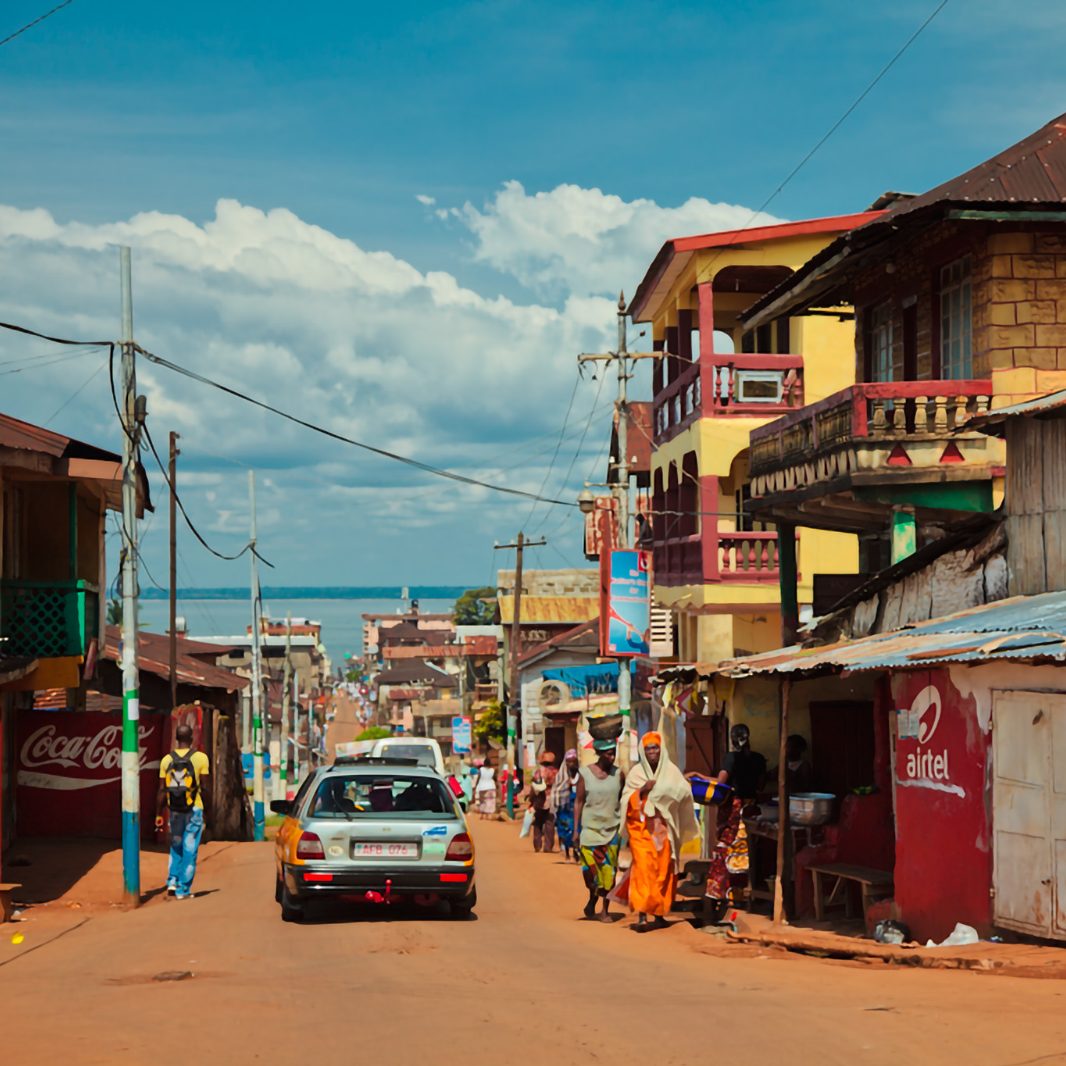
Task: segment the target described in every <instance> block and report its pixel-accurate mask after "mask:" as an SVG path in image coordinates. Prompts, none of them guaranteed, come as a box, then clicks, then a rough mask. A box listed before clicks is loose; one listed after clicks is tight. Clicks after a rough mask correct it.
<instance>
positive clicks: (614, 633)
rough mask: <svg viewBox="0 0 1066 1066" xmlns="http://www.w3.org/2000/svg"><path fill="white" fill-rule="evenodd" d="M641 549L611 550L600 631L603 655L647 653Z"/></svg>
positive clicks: (644, 564)
mask: <svg viewBox="0 0 1066 1066" xmlns="http://www.w3.org/2000/svg"><path fill="white" fill-rule="evenodd" d="M649 562H650V555H649V553H648V552H642V551H612V552H611V555H610V563H609V570H608V580H607V588H606V590H605V591H606V596H605V598H604V610H603V617H601V619H600V631H601V633H603V634H605V637H606V639H605V640H604V642H603V654H604V655H617V656H623V655H647V654H648V652H649V650H650V649H649V645H648V639H649V632H648V630H649V626H650V624H651V623H650V615H651V603H650V589H649V587H648V564H649Z"/></svg>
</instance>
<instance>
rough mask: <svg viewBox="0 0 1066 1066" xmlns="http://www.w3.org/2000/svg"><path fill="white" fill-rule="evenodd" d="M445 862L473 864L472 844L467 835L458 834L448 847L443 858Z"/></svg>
mask: <svg viewBox="0 0 1066 1066" xmlns="http://www.w3.org/2000/svg"><path fill="white" fill-rule="evenodd" d="M444 861H445V862H473V861H474V842H473V841H472V840H471V839H470V834H469V833H459V834H458V836H456V837H454V838H453V839H452V842H451V843H450V844H449V845H448V854H447V855H445V856H444Z"/></svg>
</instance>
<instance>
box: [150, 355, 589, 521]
mask: <svg viewBox="0 0 1066 1066" xmlns="http://www.w3.org/2000/svg"><path fill="white" fill-rule="evenodd" d="M137 351H138V352H140V353H141V355H143V356H144V357H145V358H146V359H147V360H148V361H149V362H152V363H155V364H156V365H157V366H161V367H164V368H165V369H167V370H172V371H174V372H175V373H176V374H181V375H183V376H184V377H187V378H190V379H191V380H192V381H198V382H199V383H200V384H201V385H210V386H211V387H212V388H214V389H218V390H219V392H224V393H226V394H227V395H229V396H233V397H235V398H236V399H238V400H243V401H244V402H245V403H250V404H252V405H253V406H254V407H259V408H262V410H264V411H269V412H270V413H271V414H273V415H277V416H278V417H279V418H284V419H285V420H286V421H288V422H293V423H295V424H296V425H298V426H303V427H304V429H309V430H311V431H312V432H313V433H319V434H321V435H322V436H324V437H329V438H330V439H331V440H337V441H340V442H341V443H342V444H351V445H352V446H353V447H356V448H362V449H363V451H367V452H370V453H372V454H373V455H380V456H381V457H382V458H385V459H392V460H393V461H394V462H398V463H403V464H404V465H406V466H410V467H413V468H414V469H416V470H421V471H423V472H424V473H427V474H433V475H434V476H435V477H443V478H448V479H450V480H451V481H458V482H460V483H462V484H465V485H473V486H475V487H476V488H481V489H489V490H491V491H492V492H502V493H506V494H507V495H509V496H521V497H523V498H525V499H527V500H534V501H537V502H540V503H550V504H554V505H557V506H560V507H575V506H577V505H576V504H575V503H572V502H570V501H568V500H555V499H552V498H550V497H547V496H540V495H538V494H537V493H533V492H526V491H525V489H516V488H511V487H510V486H507V485H494V484H492V482H489V481H482V480H480V479H479V478H474V477H467V475H466V474H458V473H456V472H455V471H454V470H445V469H443V468H441V467H439V466H433V465H431V464H430V463H424V462H422V461H421V460H420V459H412V458H411V457H410V456H407V455H400V454H399V453H397V452H393V451H389V450H388V449H387V448H379V447H377V446H376V445H373V444H367V443H366V442H365V441H360V440H356V439H355V438H354V437H347V436H345V435H344V434H343V433H336V432H334V431H333V430H331V429H326V428H325V426H320V425H318V424H317V423H315V422H310V421H308V420H307V419H305V418H300V417H299V416H298V415H294V414H290V413H289V412H288V411H285V410H282V409H281V408H280V407H275V406H274V405H273V404H270V403H267V402H266V401H265V400H258V399H256V398H255V397H254V396H249V395H248V394H247V393H244V392H241V391H240V390H239V389H234V388H231V387H230V386H229V385H223V384H222V383H221V382H219V381H215V380H214V379H213V378H209V377H207V376H206V375H204V374H200V373H198V372H197V371H195V370H189V369H188V367H183V366H181V365H180V364H178V363H175V362H172V361H171V360H170V359H164V358H163V357H162V356H159V355H155V354H154V353H153V352H149V351H147V350H146V349H144V348H142V347H140V345H137Z"/></svg>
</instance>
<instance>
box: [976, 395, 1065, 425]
mask: <svg viewBox="0 0 1066 1066" xmlns="http://www.w3.org/2000/svg"><path fill="white" fill-rule="evenodd" d="M1043 417H1047V418H1063V417H1066V389H1060V390H1059V391H1058V392H1049V393H1048V394H1047V395H1046V396H1034V397H1033V399H1031V400H1023V401H1022V402H1021V403H1012V404H1010V405H1009V406H1007V407H997V408H996V409H995V410H994V411H987V412H986V413H985V414H983V415H975V416H974V417H973V418H971V419H970V420H969V421H968V422H965V423H963V425H962V426H960V427H959V429H960V430H962V429H965V430H967V431H969V430H971V429H984V428H985V427H986V426H998V425H1000V424H1001V423H1003V422H1006V421H1007V419H1008V418H1043Z"/></svg>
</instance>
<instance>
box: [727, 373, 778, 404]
mask: <svg viewBox="0 0 1066 1066" xmlns="http://www.w3.org/2000/svg"><path fill="white" fill-rule="evenodd" d="M784 395H785V384H784V374H783V372H782V371H780V370H737V371H735V373H734V375H733V396H734V398H735V400H736V402H737V403H780V402H781V400H782V398H783V397H784Z"/></svg>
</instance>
